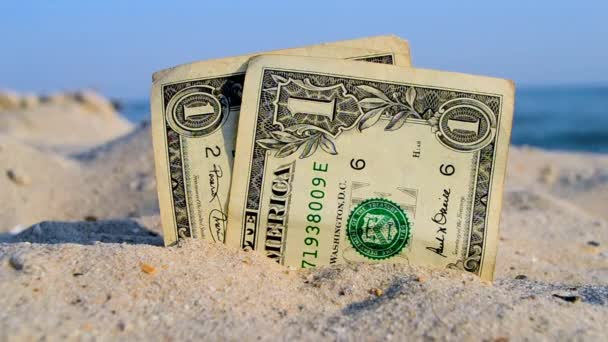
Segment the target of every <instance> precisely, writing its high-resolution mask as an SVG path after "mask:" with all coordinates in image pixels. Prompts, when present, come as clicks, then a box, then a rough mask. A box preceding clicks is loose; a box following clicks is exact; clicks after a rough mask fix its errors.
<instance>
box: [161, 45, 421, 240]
mask: <svg viewBox="0 0 608 342" xmlns="http://www.w3.org/2000/svg"><path fill="white" fill-rule="evenodd" d="M271 53H280V54H288V55H303V56H320V57H332V58H352V59H360V60H365V61H369V62H376V63H387V64H396V65H403V66H408V65H409V64H410V58H409V47H408V45H407V42H405V41H403V40H401V39H399V38H397V37H395V36H378V37H370V38H363V39H358V40H349V41H341V42H335V43H326V44H321V45H316V46H308V47H302V48H293V49H287V50H281V51H274V52H271ZM251 56H252V55H247V56H238V57H230V58H223V59H217V60H211V61H202V62H195V63H191V64H185V65H181V66H177V67H174V68H170V69H167V70H162V71H159V72H157V73H155V74H154V75H153V85H152V93H151V113H152V135H153V143H154V155H155V163H156V179H157V187H158V196H159V203H160V213H161V220H162V225H163V230H164V240H165V244H166V245H170V244H173V243H175V242H176V241H177V239H178V238H180V237H184V238H186V237H194V238H205V239H210V240H213V241H220V242H223V241H224V239H225V229H226V213H227V205H228V202H227V201H228V194H229V190H230V179H231V174H232V163H233V158H234V145H235V137H236V123H237V119H238V116H239V109H240V105H241V94H242V90H243V80H244V77H245V70H246V68H247V61H248V60H249V58H250V57H251Z"/></svg>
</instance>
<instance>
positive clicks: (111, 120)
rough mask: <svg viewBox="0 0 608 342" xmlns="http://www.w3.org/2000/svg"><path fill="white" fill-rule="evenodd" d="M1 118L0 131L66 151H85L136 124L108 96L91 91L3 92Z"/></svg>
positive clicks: (0, 95)
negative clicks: (129, 120) (37, 93)
mask: <svg viewBox="0 0 608 342" xmlns="http://www.w3.org/2000/svg"><path fill="white" fill-rule="evenodd" d="M0 118H1V120H0V134H3V135H8V136H12V137H15V138H17V139H19V140H21V141H23V142H26V143H29V144H32V145H35V146H38V147H39V148H44V149H51V150H55V151H62V152H72V151H82V150H83V149H86V148H90V147H92V146H95V145H98V144H101V143H104V142H106V141H108V140H110V139H114V138H116V137H118V136H121V135H123V134H126V133H127V132H129V131H130V130H131V128H132V125H131V124H130V123H129V122H128V121H127V120H126V119H124V118H122V117H121V116H120V115H118V113H117V112H116V111H115V110H114V108H113V106H112V104H111V103H110V102H109V101H108V100H106V99H105V98H103V97H101V96H100V95H98V94H96V93H94V92H91V91H83V92H76V93H61V94H56V95H53V96H50V97H48V98H42V97H39V96H35V95H23V96H20V95H18V94H15V93H10V92H3V93H1V94H0Z"/></svg>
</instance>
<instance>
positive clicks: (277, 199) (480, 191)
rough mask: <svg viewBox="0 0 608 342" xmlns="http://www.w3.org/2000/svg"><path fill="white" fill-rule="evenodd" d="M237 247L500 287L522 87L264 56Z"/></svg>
mask: <svg viewBox="0 0 608 342" xmlns="http://www.w3.org/2000/svg"><path fill="white" fill-rule="evenodd" d="M244 89H245V93H244V95H243V101H242V105H241V119H240V121H239V125H238V138H237V146H236V148H237V151H238V153H237V155H236V159H235V170H238V172H235V173H234V174H233V178H232V190H231V196H230V206H229V220H228V231H227V237H226V244H227V245H230V246H236V247H239V248H242V249H246V250H258V251H261V252H263V253H265V254H266V255H267V256H269V257H270V258H272V259H274V260H276V261H277V262H279V263H281V264H284V265H290V266H296V267H302V268H306V267H314V266H319V265H326V264H334V263H349V262H361V261H367V262H383V261H384V262H393V263H395V262H397V263H410V264H415V265H432V266H435V267H448V268H456V269H461V270H465V271H468V272H472V273H475V274H478V275H480V276H481V277H482V278H485V279H492V277H493V271H494V264H495V256H496V243H497V239H498V221H499V215H500V207H501V202H502V191H503V190H502V186H503V180H504V175H505V163H506V158H507V150H508V145H509V138H510V132H511V121H512V115H513V102H514V86H513V84H512V82H510V81H505V80H499V79H493V78H486V77H479V76H470V75H464V74H457V73H448V72H439V71H430V70H422V69H411V68H399V67H395V66H387V65H377V64H373V63H361V62H352V61H343V60H330V59H319V58H306V57H285V56H261V57H257V58H254V59H253V60H252V61H251V62H250V63H249V67H248V70H247V77H246V80H245V86H244Z"/></svg>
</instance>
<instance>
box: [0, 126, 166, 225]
mask: <svg viewBox="0 0 608 342" xmlns="http://www.w3.org/2000/svg"><path fill="white" fill-rule="evenodd" d="M150 141H151V139H150V127H149V125H148V124H143V125H140V126H138V127H137V128H136V129H135V130H134V131H133V132H131V133H130V134H128V135H126V136H124V137H121V138H118V139H116V140H114V141H111V142H110V143H108V144H107V145H104V147H100V148H95V149H93V150H91V151H89V152H84V153H81V154H78V155H76V156H75V157H64V156H62V155H57V154H52V153H48V152H42V151H40V150H38V149H36V148H33V147H30V146H28V145H26V144H24V143H22V142H20V141H18V140H17V139H15V138H10V137H6V136H4V137H3V136H1V135H0V165H2V166H3V170H1V171H2V172H3V173H4V174H2V175H0V187H1V188H2V189H6V191H5V193H4V194H3V196H1V197H0V206H2V207H3V208H8V209H7V210H2V211H0V231H8V230H11V229H13V228H15V227H18V226H21V227H27V226H29V225H31V224H34V223H36V222H39V221H43V220H83V219H85V218H86V217H89V218H100V219H108V218H123V217H135V216H142V215H150V214H154V213H157V212H158V201H157V197H156V183H155V180H154V165H153V164H154V161H153V156H152V149H151V146H150ZM19 179H21V180H22V181H19Z"/></svg>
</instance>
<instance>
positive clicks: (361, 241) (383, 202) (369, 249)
mask: <svg viewBox="0 0 608 342" xmlns="http://www.w3.org/2000/svg"><path fill="white" fill-rule="evenodd" d="M346 235H347V236H348V239H349V240H350V243H351V244H352V245H353V247H354V248H355V249H356V250H357V252H359V253H360V254H361V255H363V256H365V257H367V258H369V259H375V260H380V259H387V258H390V257H392V256H394V255H396V254H398V253H399V252H401V250H402V249H403V247H405V246H406V245H407V243H408V242H409V238H410V223H409V221H408V220H407V215H406V214H405V212H404V211H403V210H402V209H401V207H399V206H398V205H397V204H396V203H393V202H391V201H389V200H387V199H383V198H371V199H367V200H365V201H363V202H361V203H359V205H357V206H356V207H355V209H354V210H353V211H352V212H351V214H350V216H349V217H348V224H347V228H346Z"/></svg>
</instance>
